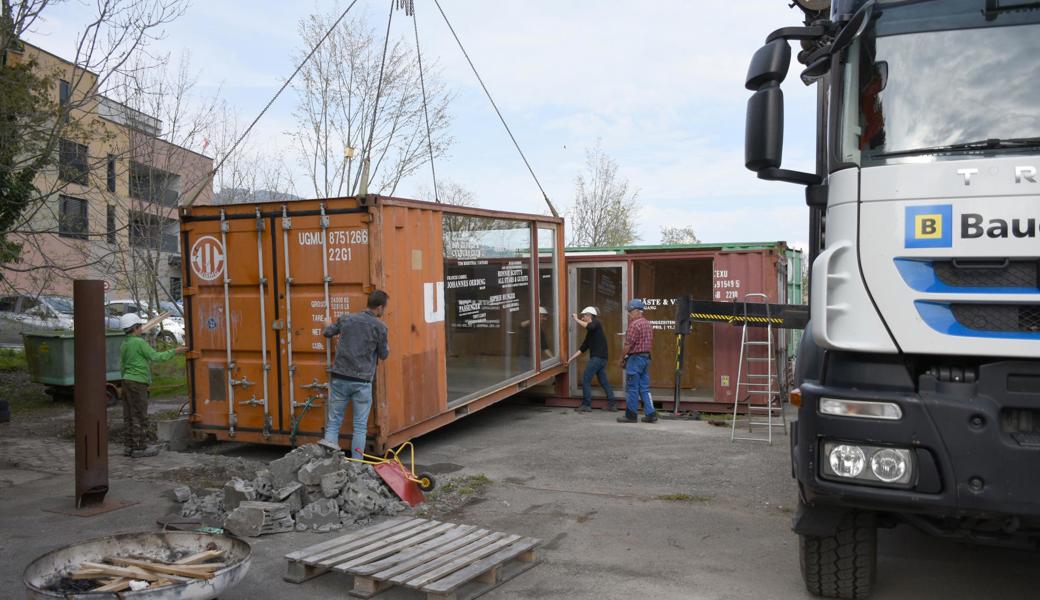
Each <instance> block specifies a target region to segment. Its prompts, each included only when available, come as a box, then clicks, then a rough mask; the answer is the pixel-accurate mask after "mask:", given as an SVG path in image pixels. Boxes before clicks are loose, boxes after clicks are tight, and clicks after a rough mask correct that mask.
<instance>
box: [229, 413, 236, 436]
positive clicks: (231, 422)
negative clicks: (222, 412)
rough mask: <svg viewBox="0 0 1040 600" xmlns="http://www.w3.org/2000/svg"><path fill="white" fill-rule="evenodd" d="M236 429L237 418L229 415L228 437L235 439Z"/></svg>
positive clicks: (233, 414) (234, 415) (232, 414)
mask: <svg viewBox="0 0 1040 600" xmlns="http://www.w3.org/2000/svg"><path fill="white" fill-rule="evenodd" d="M236 427H238V416H237V415H236V414H235V413H231V414H229V415H228V437H235V428H236Z"/></svg>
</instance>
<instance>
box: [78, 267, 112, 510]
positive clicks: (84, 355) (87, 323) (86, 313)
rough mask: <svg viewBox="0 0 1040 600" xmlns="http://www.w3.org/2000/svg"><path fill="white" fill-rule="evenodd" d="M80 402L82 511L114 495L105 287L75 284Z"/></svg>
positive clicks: (83, 281)
mask: <svg viewBox="0 0 1040 600" xmlns="http://www.w3.org/2000/svg"><path fill="white" fill-rule="evenodd" d="M72 285H73V287H72V295H73V301H74V311H75V312H74V314H73V319H74V321H75V327H76V336H75V358H76V369H75V400H76V508H83V507H85V506H89V505H98V504H101V503H102V502H104V500H105V494H106V493H108V410H107V409H108V406H107V398H106V396H105V372H106V369H107V365H106V361H105V354H106V353H105V286H104V282H103V281H96V280H87V279H77V280H76V281H75V282H73V284H72Z"/></svg>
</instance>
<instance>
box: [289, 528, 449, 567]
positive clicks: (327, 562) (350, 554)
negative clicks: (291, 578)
mask: <svg viewBox="0 0 1040 600" xmlns="http://www.w3.org/2000/svg"><path fill="white" fill-rule="evenodd" d="M440 524H441V523H440V521H429V522H426V523H422V524H420V525H419V526H417V527H413V528H411V529H409V530H407V531H402V532H400V533H395V534H394V535H392V536H390V537H388V538H384V539H381V540H379V541H376V542H372V543H371V544H369V545H367V546H362V547H360V548H354V549H353V550H349V551H347V552H341V553H336V554H333V555H332V556H329V557H327V558H325V559H323V560H320V561H313V562H312V561H311V560H304V561H303V562H305V563H308V564H315V565H319V566H322V567H335V566H336V565H338V564H341V563H345V562H347V561H348V560H350V559H352V558H357V557H359V556H363V555H365V554H368V553H370V552H373V551H376V550H379V549H380V548H382V547H383V546H384V544H392V543H394V542H399V541H401V540H410V539H412V538H414V537H415V536H416V535H418V534H420V533H422V532H424V531H426V530H428V529H433V528H434V527H437V526H438V525H440ZM329 552H332V551H331V550H330V551H329Z"/></svg>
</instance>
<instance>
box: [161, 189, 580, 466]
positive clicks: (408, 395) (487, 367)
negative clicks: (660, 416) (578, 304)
mask: <svg viewBox="0 0 1040 600" xmlns="http://www.w3.org/2000/svg"><path fill="white" fill-rule="evenodd" d="M563 233H564V232H563V220H562V219H558V218H552V217H546V216H539V215H528V214H519V213H506V212H497V211H487V210H481V209H473V208H463V207H456V206H450V205H445V204H434V203H429V202H419V201H414V200H404V199H399V198H387V197H378V196H367V197H363V198H335V199H327V200H300V201H292V202H269V203H258V204H235V205H227V206H197V207H193V208H189V209H184V210H182V214H181V247H182V252H183V253H184V260H183V261H182V264H183V281H184V288H185V289H184V297H185V317H186V319H187V329H188V331H189V339H188V345H189V353H188V355H187V358H188V376H189V381H188V383H189V393H190V396H191V423H192V427H193V429H194V430H196V431H197V432H200V433H206V434H211V435H214V436H216V437H217V438H218V439H236V440H242V441H250V442H264V443H273V444H300V443H305V442H309V441H316V440H317V439H318V438H320V436H321V435H322V434H323V429H324V424H325V405H326V400H327V398H326V397H327V395H328V371H327V369H328V367H329V365H330V363H331V360H332V358H333V357H334V353H335V339H332V340H327V339H326V338H325V337H323V336H322V333H321V330H322V328H323V326H324V324H325V323H326V322H328V321H330V320H332V319H333V318H335V315H338V314H341V313H343V312H357V311H359V310H364V308H365V302H366V299H367V295H368V293H369V292H371V291H372V290H373V289H377V288H378V289H382V290H385V291H386V292H387V293H388V294H389V295H390V302H389V305H388V307H387V312H386V315H385V317H384V319H385V322H386V323H387V325H388V327H389V345H390V357H389V358H388V359H387V360H386V361H385V362H381V363H380V366H379V368H378V370H377V373H376V380H375V384H374V403H373V409H372V413H371V414H370V416H369V431H368V434H369V437H368V440H369V448H370V449H371V450H374V451H376V452H382V450H384V449H385V448H387V447H391V446H395V445H397V444H399V443H401V442H403V441H405V440H408V439H411V438H413V437H415V436H418V435H421V434H423V433H426V432H428V431H432V430H434V429H436V428H438V427H441V426H443V425H446V424H447V423H450V422H452V421H454V420H455V419H457V418H459V417H462V416H464V415H466V414H469V413H470V412H473V411H475V410H479V409H481V408H484V407H486V406H488V405H490V404H492V403H494V402H496V401H498V400H501V399H503V398H505V397H508V396H510V395H512V394H514V393H516V392H517V391H519V390H521V389H523V388H525V387H527V386H529V385H534V384H536V383H540V382H543V381H546V380H548V379H551V378H553V377H555V376H557V375H559V374H561V373H563V372H564V370H565V368H566V367H565V365H564V364H563V360H562V359H563V358H565V357H563V356H562V354H561V350H562V349H564V348H567V340H566V338H565V336H566V327H565V325H566V319H565V318H563V317H565V315H562V314H561V307H565V306H566V304H565V299H564V297H563V293H564V290H565V289H566V283H565V277H566V273H565V269H564V268H563V252H562V251H561V249H562V246H563ZM350 422H351V420H350V414H349V411H348V414H347V416H346V418H345V419H344V425H343V428H342V430H341V432H340V437H341V439H347V440H348V441H349V437H350Z"/></svg>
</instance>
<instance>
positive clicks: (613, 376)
mask: <svg viewBox="0 0 1040 600" xmlns="http://www.w3.org/2000/svg"><path fill="white" fill-rule="evenodd" d="M568 277H569V279H568V281H569V282H571V285H570V290H569V292H568V294H569V304H570V310H569V311H568V313H569V315H570V314H574V313H577V312H578V311H580V310H581V309H583V308H585V307H586V306H595V307H596V310H598V311H599V319H600V322H601V323H603V332H604V333H605V334H606V336H607V348H608V350H609V353H610V362H609V363H608V364H607V379H608V380H609V381H610V385H611V387H613V388H614V395H615V396H616V397H617V398H618V401H619V402H622V403H623V402H624V389H625V377H624V374H623V373H622V372H621V369H618V368H617V366H616V365H617V359H618V358H620V357H621V349H622V348H623V347H624V342H625V330H626V329H627V328H628V312H627V311H626V310H625V302H626V298H628V297H629V292H628V263H627V262H603V263H576V264H571V265H570V268H569V271H568ZM569 315H568V321H569V326H570V328H571V329H570V336H569V337H570V341H571V348H570V353H571V354H572V355H573V354H574V353H575V352H577V351H578V348H580V347H581V344H582V342H583V341H585V330H584V329H583V328H581V327H580V326H578V324H577V323H575V322H574V320H573V319H572V318H570V317H569ZM588 362H589V356H588V353H587V352H586V353H583V354H582V355H581V356H580V357H578V360H577V361H575V362H572V363H571V365H570V376H569V377H568V379H569V380H570V394H571V396H576V397H580V396H581V393H582V391H581V377H582V374H583V373H584V372H585V366H586V365H587V364H588ZM592 395H593V397H596V398H605V397H606V394H605V393H604V392H603V388H601V387H600V386H599V382H598V381H595V380H594V381H593V385H592Z"/></svg>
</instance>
